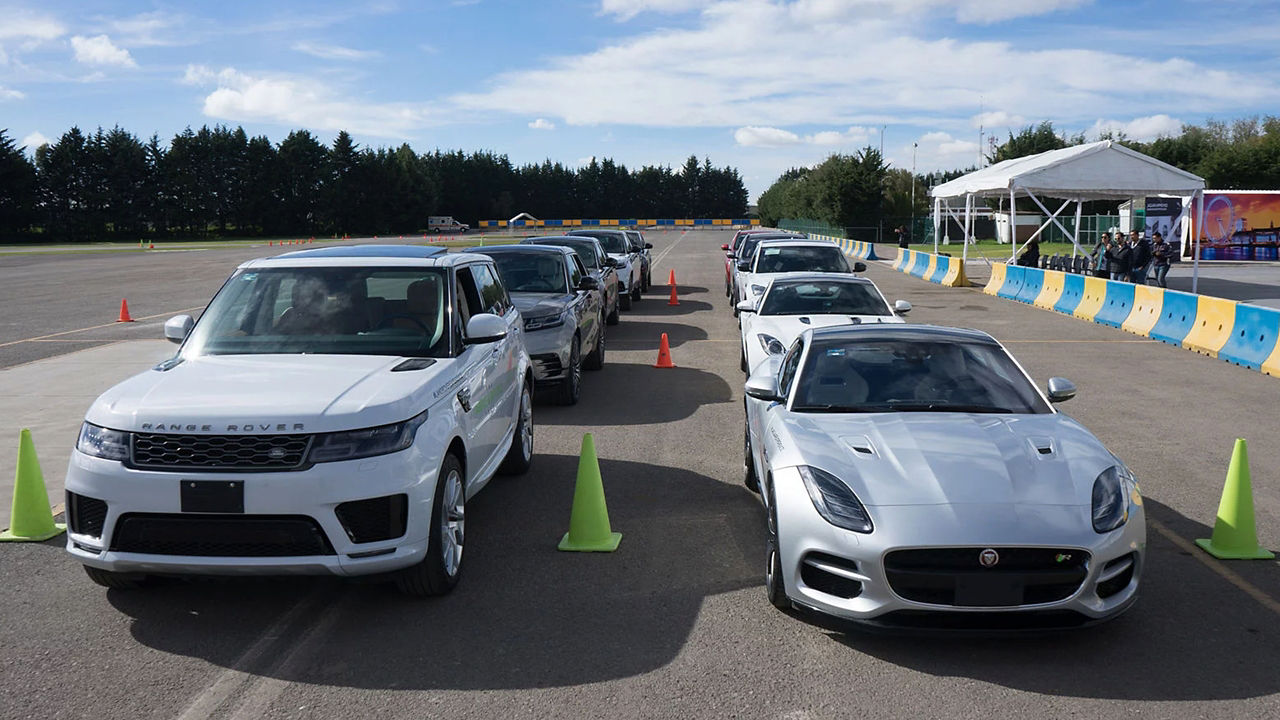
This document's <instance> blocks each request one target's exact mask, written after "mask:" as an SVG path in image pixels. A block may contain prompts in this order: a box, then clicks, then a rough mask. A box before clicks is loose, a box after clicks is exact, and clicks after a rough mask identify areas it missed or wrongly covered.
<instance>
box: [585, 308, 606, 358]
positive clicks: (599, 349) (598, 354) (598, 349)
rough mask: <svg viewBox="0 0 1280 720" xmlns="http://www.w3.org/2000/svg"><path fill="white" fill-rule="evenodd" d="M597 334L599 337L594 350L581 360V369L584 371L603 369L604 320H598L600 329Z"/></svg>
mask: <svg viewBox="0 0 1280 720" xmlns="http://www.w3.org/2000/svg"><path fill="white" fill-rule="evenodd" d="M597 332H598V333H599V337H597V338H596V346H595V348H594V349H592V351H591V354H590V355H588V356H586V357H585V358H583V359H582V367H583V369H585V370H603V369H604V345H605V342H604V318H600V329H599V330H598V331H597Z"/></svg>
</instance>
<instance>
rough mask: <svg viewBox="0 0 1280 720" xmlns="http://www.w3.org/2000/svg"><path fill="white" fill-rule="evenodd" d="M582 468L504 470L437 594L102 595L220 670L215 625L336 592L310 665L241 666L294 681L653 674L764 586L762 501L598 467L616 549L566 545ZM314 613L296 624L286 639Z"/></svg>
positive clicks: (459, 684)
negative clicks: (457, 572)
mask: <svg viewBox="0 0 1280 720" xmlns="http://www.w3.org/2000/svg"><path fill="white" fill-rule="evenodd" d="M577 465H578V458H577V457H573V456H566V455H538V456H536V457H535V459H534V465H533V469H532V470H531V471H530V473H529V474H528V475H525V476H523V477H516V478H509V477H499V478H497V479H495V481H494V482H493V483H492V484H491V485H490V486H489V487H488V488H486V490H485V491H484V492H482V493H480V494H479V495H478V496H476V498H475V499H474V500H473V501H472V502H471V503H470V504H469V505H468V513H467V520H468V523H467V530H468V534H467V541H468V544H467V549H466V561H467V565H466V568H465V576H464V577H463V579H462V581H461V582H460V584H459V585H458V587H457V588H456V589H455V590H454V592H453V593H452V594H450V595H448V596H445V597H442V598H435V599H429V600H420V599H410V598H406V597H403V596H400V595H399V594H398V593H397V592H396V591H395V590H394V589H393V588H392V587H390V586H389V585H387V584H385V583H374V582H366V583H353V582H342V581H334V580H332V579H320V578H300V579H295V580H288V581H280V580H234V579H228V580H222V579H214V580H204V581H199V582H183V581H171V582H167V583H164V584H161V585H159V586H157V587H154V588H151V589H149V590H145V591H141V592H118V591H112V592H110V594H109V599H110V602H111V604H112V605H114V606H115V607H116V608H117V609H119V610H120V611H121V612H122V613H124V614H126V615H128V616H129V618H130V621H131V623H132V624H131V632H132V634H133V637H134V638H135V639H136V640H137V641H138V642H140V643H142V644H144V645H146V646H148V647H151V648H155V649H157V650H160V651H162V652H164V653H172V654H176V655H182V656H194V657H199V658H204V659H207V660H208V661H210V662H213V663H215V664H226V663H228V662H232V660H231V658H229V657H227V655H226V654H225V653H218V654H216V655H212V656H211V655H210V654H209V653H208V652H207V651H206V648H208V647H209V645H210V642H209V637H208V634H209V633H210V632H216V630H215V629H214V628H216V627H217V626H218V625H219V624H220V623H228V624H230V625H232V626H236V625H237V624H238V621H237V617H238V615H239V614H240V613H242V612H245V611H246V610H247V611H249V612H250V613H252V614H257V613H258V612H259V611H258V610H257V608H261V607H264V606H269V607H275V608H280V607H281V606H282V605H286V604H288V603H292V602H293V601H299V600H302V599H304V598H306V597H308V596H310V595H311V594H312V593H315V592H317V591H320V592H321V593H331V594H332V597H333V601H334V602H341V603H342V605H341V612H340V613H339V615H338V616H337V618H336V620H335V621H334V624H333V625H332V629H331V630H329V631H328V632H326V633H324V634H323V635H321V636H318V637H317V638H316V639H315V640H313V641H311V642H314V643H315V645H314V646H311V647H308V650H307V653H306V655H307V660H306V662H301V663H292V662H277V661H276V658H273V659H272V661H270V662H264V664H265V665H266V666H267V667H265V668H253V669H251V670H250V672H252V673H254V674H260V675H266V676H270V677H279V678H280V679H283V680H287V681H289V682H297V683H308V684H317V685H331V686H344V687H358V688H377V689H382V688H394V689H428V688H433V689H436V688H438V689H450V690H481V689H510V688H544V687H557V686H572V685H583V684H587V683H595V682H603V681H607V680H614V679H618V678H625V677H631V676H635V675H640V674H643V673H647V672H651V671H653V670H656V669H658V668H660V667H662V666H663V665H666V664H667V663H670V662H671V661H672V660H674V659H675V657H676V655H677V654H678V653H679V652H680V650H681V648H682V647H683V646H684V644H685V642H686V640H687V638H688V636H689V632H690V630H691V628H692V627H693V624H694V621H695V620H696V618H697V615H698V612H699V610H700V609H701V606H702V601H703V598H705V597H707V596H709V595H714V594H720V593H725V592H730V591H734V590H738V589H741V588H744V587H749V586H754V585H758V584H760V582H761V580H760V575H761V572H762V571H761V569H760V566H761V565H762V563H761V562H760V559H761V556H762V553H763V548H764V532H763V528H764V520H763V514H762V512H761V509H760V505H759V503H758V502H757V501H756V499H755V497H754V496H753V495H752V494H751V493H750V492H749V491H747V490H746V488H744V487H742V486H734V485H728V484H725V483H722V482H719V481H716V480H714V479H712V478H709V477H706V476H703V475H698V474H696V473H691V472H688V471H685V470H681V469H677V468H668V467H658V466H654V465H648V464H643V463H632V462H622V461H611V460H602V461H601V462H600V467H601V473H602V476H603V478H604V485H605V491H606V493H607V495H608V503H609V516H610V520H611V521H612V526H613V529H614V530H615V531H620V532H621V533H622V535H623V539H622V545H621V547H620V548H619V549H618V551H617V552H616V553H612V554H591V553H561V552H557V550H556V543H558V542H559V540H560V538H561V536H562V535H563V533H564V532H565V530H566V529H567V527H568V522H569V509H570V503H571V499H572V497H573V487H574V478H575V474H576V471H577ZM276 612H282V610H276ZM320 612H321V610H320V608H315V609H314V613H313V615H318V614H319V613H320ZM314 620H315V618H314V616H309V617H308V618H307V619H306V620H305V621H300V622H299V623H297V624H298V625H300V626H302V627H299V628H296V629H295V633H296V634H299V635H300V634H301V633H302V632H304V631H305V630H304V629H303V628H305V627H306V626H309V625H311V624H313V623H314ZM291 634H293V633H291ZM288 644H289V645H292V644H293V643H292V642H289V643H288Z"/></svg>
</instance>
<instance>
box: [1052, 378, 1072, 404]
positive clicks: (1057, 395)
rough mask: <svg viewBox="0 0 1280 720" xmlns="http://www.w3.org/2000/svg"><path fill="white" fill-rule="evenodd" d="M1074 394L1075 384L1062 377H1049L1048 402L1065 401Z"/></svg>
mask: <svg viewBox="0 0 1280 720" xmlns="http://www.w3.org/2000/svg"><path fill="white" fill-rule="evenodd" d="M1075 396H1076V384H1075V383H1073V382H1071V381H1070V380H1068V379H1066V378H1064V377H1051V378H1049V402H1051V403H1060V402H1066V401H1068V400H1070V399H1071V398H1073V397H1075Z"/></svg>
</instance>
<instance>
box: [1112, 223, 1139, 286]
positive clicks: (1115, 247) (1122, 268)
mask: <svg viewBox="0 0 1280 720" xmlns="http://www.w3.org/2000/svg"><path fill="white" fill-rule="evenodd" d="M1132 257H1133V250H1132V249H1131V248H1130V247H1129V245H1128V244H1127V243H1125V242H1124V241H1123V239H1122V238H1121V236H1120V233H1116V239H1115V240H1113V241H1112V242H1111V243H1109V244H1108V245H1107V269H1108V270H1110V271H1111V279H1112V280H1128V279H1129V261H1130V259H1131V258H1132Z"/></svg>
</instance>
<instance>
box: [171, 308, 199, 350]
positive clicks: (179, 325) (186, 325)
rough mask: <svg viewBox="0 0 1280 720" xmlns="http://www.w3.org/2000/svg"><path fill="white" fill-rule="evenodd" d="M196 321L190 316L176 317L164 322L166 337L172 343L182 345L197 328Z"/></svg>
mask: <svg viewBox="0 0 1280 720" xmlns="http://www.w3.org/2000/svg"><path fill="white" fill-rule="evenodd" d="M195 324H196V321H195V320H192V319H191V316H190V315H174V316H173V317H171V318H169V319H168V320H165V321H164V337H165V339H166V340H168V341H169V342H171V343H177V344H179V345H181V344H182V341H183V340H186V339H187V336H188V335H190V334H191V328H193V327H195Z"/></svg>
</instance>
